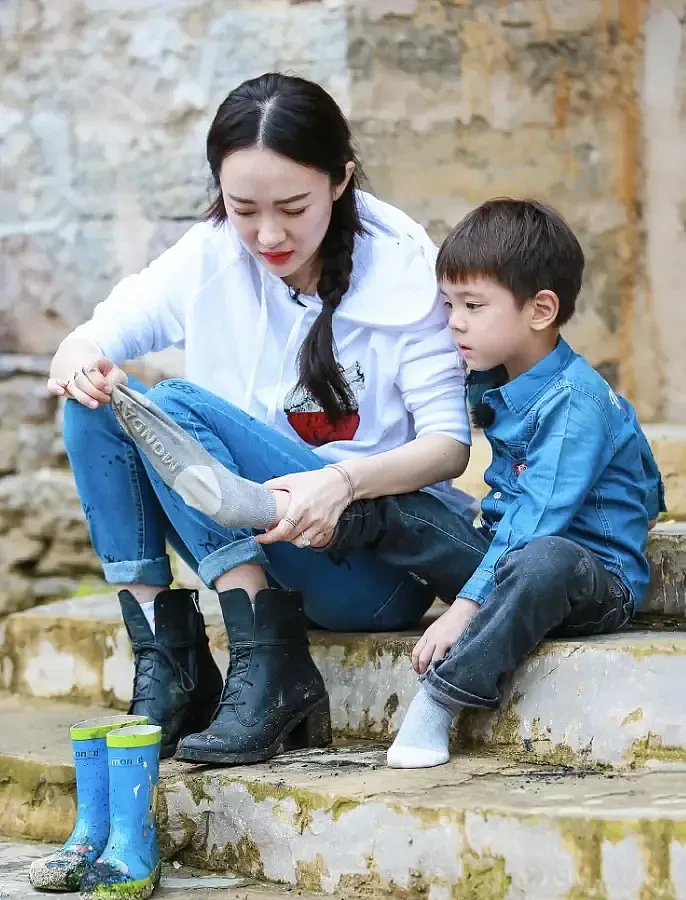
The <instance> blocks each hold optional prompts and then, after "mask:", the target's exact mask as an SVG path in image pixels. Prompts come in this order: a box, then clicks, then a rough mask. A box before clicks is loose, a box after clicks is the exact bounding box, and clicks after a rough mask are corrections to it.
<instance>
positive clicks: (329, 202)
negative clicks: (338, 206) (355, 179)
mask: <svg viewBox="0 0 686 900" xmlns="http://www.w3.org/2000/svg"><path fill="white" fill-rule="evenodd" d="M348 168H349V174H348V176H347V178H346V180H345V181H344V182H343V184H342V185H337V186H336V187H333V186H332V184H331V179H330V178H329V176H328V175H326V174H325V173H324V172H320V171H318V170H317V169H309V168H307V167H306V166H301V165H299V164H298V163H295V162H293V161H292V160H290V159H288V158H286V157H285V156H280V155H279V154H278V153H274V151H273V150H266V149H264V148H261V147H251V148H249V149H246V150H237V151H236V152H235V153H232V154H230V155H229V156H227V157H226V159H225V160H224V162H223V163H222V167H221V170H220V173H219V181H220V183H221V189H222V194H223V196H224V204H225V206H226V212H227V214H228V217H229V220H230V221H231V224H232V225H233V226H234V227H235V229H236V231H237V232H238V235H239V237H240V239H241V241H242V243H243V244H244V246H245V247H246V248H247V249H248V250H249V252H250V253H251V254H252V255H253V256H254V257H255V259H257V260H259V262H261V263H262V264H263V265H264V266H266V268H267V269H269V271H270V272H273V273H274V274H275V275H278V276H279V277H280V278H286V279H288V280H289V281H293V278H294V277H295V279H296V280H300V281H301V280H305V282H307V281H308V280H309V279H310V278H311V277H312V274H313V273H314V268H313V266H314V263H315V262H316V260H317V257H318V251H319V247H320V245H321V243H322V241H323V239H324V235H325V234H326V231H327V229H328V227H329V222H330V220H331V207H332V206H333V203H334V201H335V200H337V199H338V197H340V195H341V194H342V193H343V191H344V190H345V187H346V185H347V183H348V181H349V180H350V176H351V175H352V172H353V164H352V163H351V164H349V167H348ZM298 276H300V278H299V279H298ZM298 286H300V287H301V289H302V290H305V289H306V288H305V287H304V286H302V285H298ZM313 287H314V286H313Z"/></svg>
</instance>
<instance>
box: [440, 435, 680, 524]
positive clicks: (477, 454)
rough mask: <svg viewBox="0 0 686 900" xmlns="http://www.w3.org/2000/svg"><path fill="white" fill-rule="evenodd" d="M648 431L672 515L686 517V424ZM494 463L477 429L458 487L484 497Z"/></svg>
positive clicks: (489, 449) (475, 495)
mask: <svg viewBox="0 0 686 900" xmlns="http://www.w3.org/2000/svg"><path fill="white" fill-rule="evenodd" d="M644 431H645V433H646V437H647V438H648V441H649V443H650V445H651V447H652V449H653V453H654V454H655V458H656V460H657V463H658V465H659V467H660V471H661V472H662V477H663V479H664V482H665V491H666V495H667V509H668V511H669V513H668V515H669V516H670V517H671V518H674V519H686V427H683V426H680V425H659V424H658V425H646V426H644ZM490 463H491V448H490V446H489V443H488V441H487V440H486V438H485V437H484V435H483V433H482V432H478V431H477V432H475V433H474V435H473V444H472V452H471V456H470V460H469V466H468V467H467V471H466V472H465V473H464V475H462V477H461V478H459V479H458V480H457V482H456V484H457V485H458V487H460V488H462V490H463V491H467V493H469V494H471V495H472V496H473V497H478V498H479V500H480V499H481V498H482V497H484V496H485V495H486V493H487V491H488V487H487V485H486V484H485V482H484V479H483V475H484V472H485V471H486V469H487V468H488V467H489V465H490Z"/></svg>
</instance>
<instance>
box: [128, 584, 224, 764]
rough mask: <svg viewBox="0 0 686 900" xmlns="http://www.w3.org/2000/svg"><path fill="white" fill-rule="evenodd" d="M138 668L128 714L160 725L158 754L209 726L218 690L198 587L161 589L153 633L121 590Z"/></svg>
mask: <svg viewBox="0 0 686 900" xmlns="http://www.w3.org/2000/svg"><path fill="white" fill-rule="evenodd" d="M119 603H120V604H121V611H122V614H123V616H124V624H125V625H126V630H127V631H128V633H129V637H130V638H131V646H132V647H133V655H134V662H135V666H136V671H135V675H134V679H133V694H132V699H131V705H130V706H129V713H131V714H134V715H139V716H147V717H148V721H149V722H150V724H151V725H160V726H161V728H162V746H161V749H160V756H161V757H162V758H164V757H167V756H173V755H174V752H175V751H176V746H177V744H178V742H179V739H180V738H182V737H183V736H184V735H186V734H189V733H190V732H191V731H197V730H198V729H202V728H205V727H207V724H208V722H209V721H210V720H211V718H212V715H213V714H214V712H215V710H216V709H217V704H218V702H219V698H220V696H221V691H222V676H221V672H220V671H219V669H218V668H217V664H216V663H215V661H214V659H213V658H212V654H211V653H210V648H209V644H208V641H207V635H206V634H205V622H204V620H203V617H202V614H201V613H200V609H199V607H198V594H197V591H190V590H185V589H180V590H173V591H171V590H170V591H162V592H161V593H159V594H158V595H157V597H156V598H155V634H153V633H152V631H151V629H150V625H149V624H148V620H147V619H146V618H145V614H144V613H143V610H142V609H141V607H140V604H139V603H138V601H137V600H136V598H135V597H134V596H133V595H132V594H131V593H130V592H129V591H119Z"/></svg>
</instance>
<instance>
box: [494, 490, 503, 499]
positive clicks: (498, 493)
mask: <svg viewBox="0 0 686 900" xmlns="http://www.w3.org/2000/svg"><path fill="white" fill-rule="evenodd" d="M502 496H503V495H502V494H501V493H500V491H496V492H495V494H493V499H494V500H500V498H501V497H502Z"/></svg>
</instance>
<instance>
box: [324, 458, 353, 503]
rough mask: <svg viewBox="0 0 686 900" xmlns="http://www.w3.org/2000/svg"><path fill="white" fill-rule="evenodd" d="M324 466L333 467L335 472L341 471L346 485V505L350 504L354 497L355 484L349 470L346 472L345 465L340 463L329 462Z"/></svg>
mask: <svg viewBox="0 0 686 900" xmlns="http://www.w3.org/2000/svg"><path fill="white" fill-rule="evenodd" d="M326 468H327V469H335V470H336V471H337V472H340V473H341V475H342V476H343V478H345V483H346V484H347V485H348V506H350V504H351V503H352V502H353V500H354V499H355V485H354V484H353V480H352V478H351V477H350V472H348V470H347V469H346V468H345V466H342V465H341V464H340V463H329V465H328V466H326Z"/></svg>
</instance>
